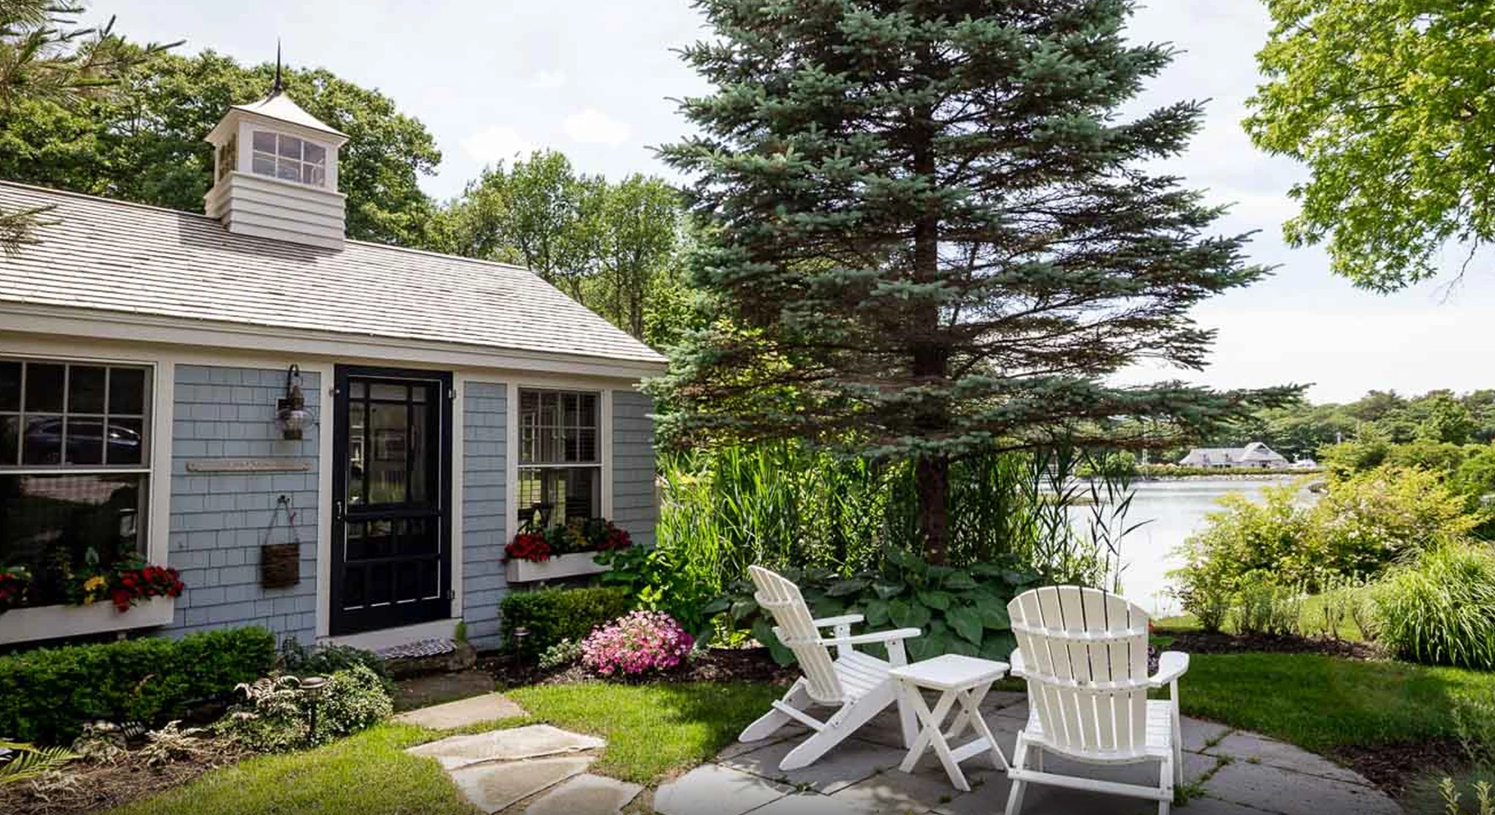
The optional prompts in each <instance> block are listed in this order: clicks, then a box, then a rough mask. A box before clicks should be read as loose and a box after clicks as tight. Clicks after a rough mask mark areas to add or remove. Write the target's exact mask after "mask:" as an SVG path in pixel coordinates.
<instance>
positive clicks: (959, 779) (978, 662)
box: [888, 654, 1009, 792]
mask: <svg viewBox="0 0 1495 815" xmlns="http://www.w3.org/2000/svg"><path fill="white" fill-rule="evenodd" d="M1008 667H1009V666H1008V664H1007V663H1005V662H993V661H991V660H988V659H977V658H976V657H967V656H961V655H959V654H945V655H944V656H939V657H935V658H934V659H929V660H925V661H923V662H916V663H914V664H913V665H905V666H903V667H899V668H894V669H892V670H891V671H889V672H888V673H890V674H891V675H892V676H893V677H894V678H895V679H897V680H898V685H899V692H900V693H901V694H902V695H903V703H904V704H906V705H910V706H911V707H912V708H913V710H914V712H915V713H916V714H918V717H919V722H920V724H921V726H922V727H921V729H920V731H919V737H918V738H917V739H915V740H914V744H913V746H912V747H910V748H909V749H908V755H907V756H904V758H903V764H901V765H899V769H901V770H903V771H904V772H906V773H911V772H913V771H914V765H916V764H918V763H919V759H920V758H922V757H923V755H924V751H926V750H928V749H929V748H930V747H933V748H934V752H935V754H936V755H938V756H939V758H940V763H941V764H943V765H945V772H946V773H947V774H949V776H950V783H952V784H954V785H955V788H956V789H958V790H960V791H961V792H970V791H971V785H970V784H969V783H967V782H966V777H965V773H963V772H961V771H960V763H961V762H962V761H965V760H966V759H969V758H972V757H974V756H978V755H981V754H982V753H986V754H988V755H989V756H990V758H991V762H992V766H993V767H995V768H996V769H998V770H1006V769H1008V765H1007V757H1006V756H1004V755H1002V748H1000V747H998V746H997V740H996V738H995V737H993V736H992V734H991V729H990V728H988V727H987V726H986V720H985V719H983V718H982V717H981V700H982V699H984V698H985V697H986V693H987V691H989V690H991V686H992V683H993V682H996V681H997V680H998V679H1001V678H1002V677H1003V676H1005V675H1006V674H1007V669H1008ZM923 688H928V689H930V690H937V691H940V698H939V701H938V702H936V703H935V705H934V709H933V710H930V709H929V705H928V703H926V702H925V701H924V694H922V693H921V692H920V690H921V689H923ZM957 703H958V704H959V705H960V713H959V714H957V715H956V717H955V723H954V724H953V725H952V726H951V727H950V729H949V730H948V731H944V732H941V730H940V727H941V725H942V724H943V722H944V721H945V717H946V716H948V715H950V710H951V709H952V708H954V707H955V705H956V704H957ZM966 728H970V729H971V730H974V731H975V733H976V738H975V739H973V740H972V741H970V742H968V743H966V744H963V745H961V746H960V747H955V748H952V747H951V746H950V740H951V739H956V738H960V736H961V734H962V733H964V732H965V730H966Z"/></svg>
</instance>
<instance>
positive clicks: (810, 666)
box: [748, 566, 845, 705]
mask: <svg viewBox="0 0 1495 815" xmlns="http://www.w3.org/2000/svg"><path fill="white" fill-rule="evenodd" d="M748 575H749V576H751V577H752V579H753V585H754V586H757V587H758V591H757V592H756V593H755V594H754V595H753V598H754V599H756V600H757V601H758V605H759V606H761V607H763V608H765V609H767V610H768V613H769V614H772V615H773V618H774V621H775V622H777V623H778V624H779V625H778V627H777V628H775V629H774V633H775V634H777V635H778V637H779V641H780V642H782V643H784V646H785V647H787V648H788V649H789V650H790V651H793V652H794V657H795V659H797V660H798V661H799V667H800V670H801V671H803V672H804V675H805V681H806V683H807V684H808V687H807V688H806V691H807V692H808V693H809V694H810V698H811V699H814V700H815V701H817V702H820V703H821V704H827V705H839V704H841V702H842V701H844V698H845V691H844V690H843V688H842V687H841V680H840V679H838V678H837V677H836V665H835V663H834V662H833V661H832V660H831V653H830V651H829V650H827V649H826V647H825V646H824V645H821V644H820V631H819V629H817V628H816V627H815V618H814V617H812V616H810V607H809V606H807V605H805V598H804V596H803V595H801V594H800V593H799V586H796V585H794V584H793V583H792V582H790V581H789V580H787V579H785V578H784V577H783V576H781V575H779V574H777V573H775V572H771V571H769V570H768V569H765V568H763V567H761V566H749V567H748Z"/></svg>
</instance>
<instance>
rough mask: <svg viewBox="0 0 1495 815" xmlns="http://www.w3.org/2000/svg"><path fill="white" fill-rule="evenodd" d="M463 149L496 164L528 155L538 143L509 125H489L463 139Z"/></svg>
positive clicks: (468, 153)
mask: <svg viewBox="0 0 1495 815" xmlns="http://www.w3.org/2000/svg"><path fill="white" fill-rule="evenodd" d="M462 149H463V150H465V151H467V155H469V156H471V157H472V158H474V159H476V160H477V161H480V162H482V163H483V164H494V163H497V162H500V161H511V160H513V159H514V158H515V157H516V156H518V157H521V158H522V157H526V156H528V155H529V154H530V153H531V152H533V151H534V150H535V149H536V144H535V143H534V142H532V141H530V140H529V139H526V138H524V137H523V136H521V135H519V131H517V130H515V129H514V128H512V127H510V126H509V125H489V126H487V127H485V128H483V129H482V130H479V131H478V132H476V133H474V134H472V135H471V136H468V137H467V138H465V139H463V140H462Z"/></svg>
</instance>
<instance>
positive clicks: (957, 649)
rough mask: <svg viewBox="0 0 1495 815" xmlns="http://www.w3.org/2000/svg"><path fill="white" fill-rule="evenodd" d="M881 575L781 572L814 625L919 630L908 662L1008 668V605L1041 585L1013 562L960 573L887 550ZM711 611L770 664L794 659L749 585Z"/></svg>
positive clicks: (736, 587) (739, 585) (738, 586)
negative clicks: (957, 660)
mask: <svg viewBox="0 0 1495 815" xmlns="http://www.w3.org/2000/svg"><path fill="white" fill-rule="evenodd" d="M886 563H887V565H886V566H884V567H883V568H882V569H880V570H876V571H868V572H862V573H858V574H855V575H853V576H851V577H843V576H840V575H837V574H835V573H834V572H831V571H830V570H827V569H805V570H800V569H792V568H791V569H783V570H781V573H782V574H783V575H784V577H786V578H788V579H789V580H791V581H793V582H794V583H795V584H796V585H798V586H799V588H800V593H801V594H803V595H804V598H805V602H806V604H808V605H809V607H810V611H811V613H812V614H814V615H815V616H816V617H817V618H824V617H836V616H840V615H842V614H852V613H856V614H861V615H862V616H863V617H865V618H866V622H865V626H864V627H865V630H867V631H878V630H882V629H887V628H917V629H920V630H921V631H923V636H920V637H917V638H915V639H911V640H909V641H908V642H907V643H906V647H907V648H908V656H909V659H911V660H916V661H917V660H922V659H929V658H930V657H934V656H939V655H940V654H965V655H967V656H979V657H983V658H986V659H996V660H1005V659H1007V657H1008V656H1009V655H1011V653H1012V649H1013V648H1014V647H1016V645H1017V642H1016V640H1015V639H1014V638H1013V636H1012V631H1011V629H1012V624H1011V621H1010V620H1009V619H1008V616H1007V603H1008V601H1010V600H1011V599H1012V598H1013V597H1015V596H1016V595H1017V594H1018V593H1019V592H1021V591H1023V590H1024V589H1027V588H1029V587H1030V586H1033V585H1036V584H1037V583H1038V581H1039V576H1038V573H1037V572H1035V571H1033V570H1032V569H1029V568H1027V567H1025V566H1021V565H1018V564H1016V563H1014V562H1010V561H1005V562H1004V561H998V562H991V563H977V564H973V565H972V566H970V567H968V568H964V569H957V568H952V567H949V566H934V565H930V564H929V563H926V562H925V561H924V560H922V559H921V558H919V557H917V556H915V555H912V554H909V553H906V552H902V551H899V550H890V551H889V552H888V553H887V556H886ZM708 611H711V612H716V613H721V612H725V613H726V614H727V615H728V616H729V618H730V620H731V622H732V625H733V627H735V628H747V629H750V630H751V631H752V633H753V636H754V638H755V639H757V640H758V641H759V642H761V643H763V644H764V645H767V646H768V647H769V649H770V650H771V651H772V652H773V655H774V659H776V660H777V661H778V662H779V663H780V664H788V663H789V662H791V661H792V660H793V655H792V654H791V653H790V651H789V649H788V648H785V647H784V646H783V645H782V644H781V643H780V642H779V641H778V638H777V637H775V636H774V634H773V625H774V623H773V621H772V618H771V617H770V616H769V615H767V614H765V613H764V612H763V611H762V609H760V608H759V607H758V603H757V601H756V600H754V599H753V585H752V583H751V582H749V581H747V580H739V581H736V582H734V583H733V584H732V586H731V590H730V591H729V592H728V594H727V595H726V596H724V597H722V598H720V599H718V600H717V601H716V602H714V603H713V604H712V605H710V606H708Z"/></svg>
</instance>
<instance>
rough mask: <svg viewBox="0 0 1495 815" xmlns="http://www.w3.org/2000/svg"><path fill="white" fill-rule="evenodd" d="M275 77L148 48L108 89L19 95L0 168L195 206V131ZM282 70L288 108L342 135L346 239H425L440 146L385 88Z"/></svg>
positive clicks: (200, 179) (204, 176) (201, 158)
mask: <svg viewBox="0 0 1495 815" xmlns="http://www.w3.org/2000/svg"><path fill="white" fill-rule="evenodd" d="M273 74H274V67H273V66H271V65H269V64H263V65H258V66H253V67H248V66H243V65H240V64H239V63H237V62H236V61H234V60H233V59H231V58H229V57H226V56H223V55H221V54H215V53H213V52H211V51H207V52H203V53H201V54H198V55H195V56H191V57H186V56H178V55H173V54H159V53H156V54H152V55H149V58H142V59H139V60H138V61H137V62H136V63H135V64H134V65H133V66H132V67H131V68H130V69H129V70H128V71H127V72H125V74H124V81H123V82H122V84H121V86H120V89H119V90H120V92H119V93H118V94H111V95H107V96H103V97H99V98H90V99H87V100H84V101H83V103H81V104H75V105H72V106H68V105H65V104H63V103H62V102H59V101H57V100H55V99H50V98H41V99H31V100H28V101H27V103H26V105H25V107H24V109H22V110H21V111H19V113H18V115H17V116H16V117H15V119H14V126H13V127H7V128H5V130H4V132H3V133H0V176H4V177H6V178H11V179H15V180H19V181H26V182H30V183H36V184H43V185H47V186H54V187H62V188H65V189H72V190H78V191H80V192H87V193H93V194H97V195H107V196H110V197H114V198H121V199H124V200H129V201H138V202H141V203H146V204H155V205H158V206H164V207H170V208H172V209H181V210H187V211H190V212H201V211H202V209H203V195H204V194H206V193H207V191H208V189H209V188H210V187H211V186H212V183H213V173H212V146H211V145H209V144H208V143H207V142H204V141H203V137H204V136H206V135H207V133H208V131H209V130H211V129H212V128H213V126H214V125H216V124H217V123H218V121H219V120H220V119H222V118H223V115H224V114H225V113H226V112H227V111H228V107H229V105H233V104H242V103H245V102H250V101H253V100H256V99H259V98H262V97H264V96H265V95H266V94H267V93H269V91H270V85H271V82H272V78H273ZM284 75H285V85H286V89H287V92H288V93H289V94H290V96H291V97H292V98H293V99H295V100H296V103H297V104H298V105H300V106H301V107H302V108H304V109H305V110H306V111H307V112H308V113H310V114H312V115H313V116H316V117H317V118H318V119H321V120H322V121H324V122H326V123H327V124H329V125H331V126H332V127H335V128H337V129H338V130H341V131H343V132H344V133H347V134H348V136H349V142H348V144H347V145H345V146H344V147H343V149H342V151H341V153H340V159H339V162H338V187H339V189H340V190H341V191H342V192H344V193H346V194H347V196H348V201H347V229H348V237H350V238H354V239H358V240H370V241H376V242H380V243H395V244H401V245H407V246H426V245H429V244H430V243H431V242H432V238H431V237H430V235H429V233H428V228H429V227H428V224H429V222H430V221H431V218H432V214H433V212H434V206H433V204H432V202H431V201H430V200H429V198H428V197H427V196H426V195H425V194H424V193H423V192H421V190H420V187H419V185H418V180H419V177H420V176H421V175H423V174H428V173H430V172H432V171H433V170H434V169H435V167H436V165H437V164H438V163H439V162H440V161H441V153H440V152H439V151H438V150H437V149H436V144H435V141H434V139H433V138H432V137H431V134H430V133H429V132H428V131H427V130H426V128H425V126H424V125H422V124H421V123H420V122H419V121H418V120H416V119H414V118H411V117H409V116H406V115H404V114H402V113H400V112H399V111H398V110H397V109H396V107H395V105H394V102H393V101H392V100H390V99H389V98H388V97H386V96H384V95H383V94H381V93H379V92H377V91H372V90H368V89H365V88H361V87H359V86H357V85H354V84H353V83H351V82H347V81H346V80H343V79H340V78H338V77H337V76H335V75H334V74H332V73H330V72H328V71H325V70H320V69H318V70H297V69H286V70H285V72H284Z"/></svg>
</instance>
